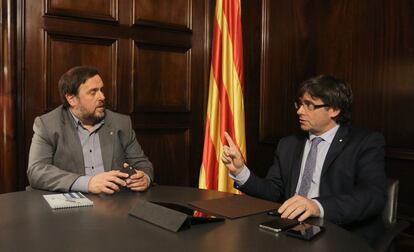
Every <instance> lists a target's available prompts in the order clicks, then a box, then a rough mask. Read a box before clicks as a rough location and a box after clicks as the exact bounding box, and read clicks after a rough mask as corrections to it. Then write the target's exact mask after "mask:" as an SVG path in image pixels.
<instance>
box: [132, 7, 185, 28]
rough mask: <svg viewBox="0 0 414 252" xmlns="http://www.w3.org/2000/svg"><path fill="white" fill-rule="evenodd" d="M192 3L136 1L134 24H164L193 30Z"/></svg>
mask: <svg viewBox="0 0 414 252" xmlns="http://www.w3.org/2000/svg"><path fill="white" fill-rule="evenodd" d="M191 2H192V1H190V0H175V1H165V0H134V20H135V22H134V23H135V24H150V23H153V24H154V23H163V24H168V25H170V26H178V27H179V26H181V27H185V28H188V29H191Z"/></svg>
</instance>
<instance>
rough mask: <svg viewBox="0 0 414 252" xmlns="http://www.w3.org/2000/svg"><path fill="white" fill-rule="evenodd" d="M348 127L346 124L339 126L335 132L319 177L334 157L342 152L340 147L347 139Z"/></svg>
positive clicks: (342, 146)
mask: <svg viewBox="0 0 414 252" xmlns="http://www.w3.org/2000/svg"><path fill="white" fill-rule="evenodd" d="M348 133H349V128H348V127H346V126H341V127H339V129H338V132H337V133H336V135H335V137H334V139H333V141H332V143H331V146H330V148H329V150H328V153H327V154H326V158H325V162H324V163H323V167H322V173H321V177H322V176H323V175H324V174H325V173H326V171H327V170H328V169H329V167H330V165H331V164H332V162H333V161H334V160H335V159H336V157H337V156H338V155H339V154H340V153H341V152H342V149H343V148H344V146H345V145H346V143H347V142H348V140H349V136H348Z"/></svg>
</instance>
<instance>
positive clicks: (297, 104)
mask: <svg viewBox="0 0 414 252" xmlns="http://www.w3.org/2000/svg"><path fill="white" fill-rule="evenodd" d="M293 104H294V105H295V108H296V109H299V108H300V107H301V106H303V107H304V108H305V109H306V110H308V111H314V110H316V109H319V108H324V107H329V105H328V104H319V105H315V104H313V103H312V102H310V101H298V102H294V103H293Z"/></svg>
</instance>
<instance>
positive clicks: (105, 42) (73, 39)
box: [42, 30, 118, 112]
mask: <svg viewBox="0 0 414 252" xmlns="http://www.w3.org/2000/svg"><path fill="white" fill-rule="evenodd" d="M43 37H44V48H43V57H42V58H43V59H44V61H45V62H44V64H43V76H44V78H45V79H44V81H43V85H44V87H43V90H46V95H45V96H44V101H43V107H44V108H45V110H44V112H47V111H50V110H52V109H53V108H55V107H56V106H58V105H59V104H60V101H59V102H58V103H54V102H53V101H52V100H51V99H52V97H53V94H54V91H56V90H55V89H56V88H53V89H52V86H53V87H56V84H57V80H55V81H52V75H54V74H55V75H56V74H57V73H55V72H54V71H52V67H54V66H56V64H54V63H53V62H52V58H53V59H55V60H56V57H55V55H53V52H52V43H53V42H62V43H68V44H80V45H81V44H85V45H91V46H104V47H110V52H109V55H108V57H107V58H110V62H109V64H110V68H111V70H110V73H111V80H112V81H110V82H109V83H106V85H108V87H106V89H107V90H108V89H109V90H110V93H109V94H110V95H111V96H110V97H107V98H109V99H108V106H109V107H110V108H111V109H112V110H115V111H117V110H118V99H117V97H118V96H117V85H118V78H117V76H118V75H117V61H118V60H117V59H118V40H117V39H113V38H112V39H108V38H105V39H103V38H99V37H94V36H72V35H71V34H70V32H66V33H63V32H60V33H59V32H48V31H47V30H46V31H44V36H43ZM66 70H67V69H65V70H64V71H66ZM62 73H63V72H62ZM62 73H59V76H60V75H61V74H62ZM107 95H108V94H107Z"/></svg>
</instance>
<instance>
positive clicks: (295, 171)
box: [288, 135, 307, 196]
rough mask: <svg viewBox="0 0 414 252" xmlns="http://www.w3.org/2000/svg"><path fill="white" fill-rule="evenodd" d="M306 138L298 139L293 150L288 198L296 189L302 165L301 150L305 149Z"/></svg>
mask: <svg viewBox="0 0 414 252" xmlns="http://www.w3.org/2000/svg"><path fill="white" fill-rule="evenodd" d="M306 140H307V137H306V136H305V135H303V137H301V138H300V140H299V141H298V143H297V144H296V147H295V149H294V152H295V153H294V154H293V157H294V158H295V160H294V161H293V162H292V172H291V179H290V191H289V193H288V195H289V196H293V195H294V194H295V192H296V187H297V185H298V180H299V174H300V167H301V165H302V158H303V150H304V149H305V144H306Z"/></svg>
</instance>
